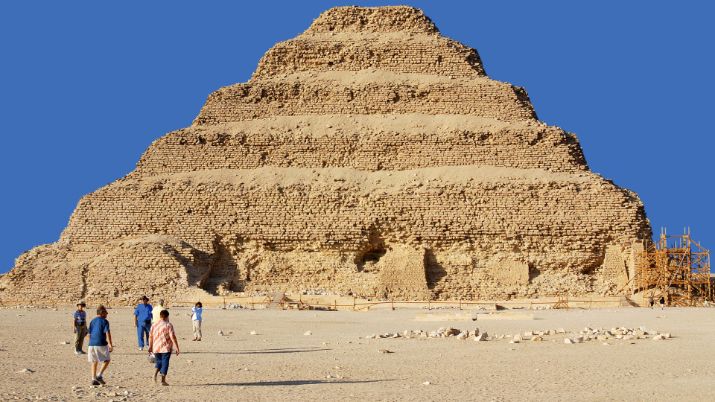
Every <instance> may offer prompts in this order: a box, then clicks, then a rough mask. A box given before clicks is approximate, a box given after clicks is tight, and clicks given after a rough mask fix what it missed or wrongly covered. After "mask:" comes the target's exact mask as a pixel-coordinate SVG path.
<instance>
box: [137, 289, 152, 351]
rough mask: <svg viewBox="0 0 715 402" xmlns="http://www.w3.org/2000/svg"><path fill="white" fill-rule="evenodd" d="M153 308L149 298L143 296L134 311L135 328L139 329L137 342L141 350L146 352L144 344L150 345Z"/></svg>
mask: <svg viewBox="0 0 715 402" xmlns="http://www.w3.org/2000/svg"><path fill="white" fill-rule="evenodd" d="M151 312H152V307H151V304H149V298H148V297H146V296H142V298H141V302H140V303H139V304H138V305H137V307H136V308H135V309H134V326H135V327H136V328H137V342H138V343H139V350H144V344H145V343H146V344H147V345H148V344H149V331H150V330H151V316H152V314H151Z"/></svg>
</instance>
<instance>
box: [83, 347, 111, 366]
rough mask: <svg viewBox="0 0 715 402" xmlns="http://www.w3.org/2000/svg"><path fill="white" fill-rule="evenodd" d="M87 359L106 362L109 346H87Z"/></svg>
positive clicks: (91, 361)
mask: <svg viewBox="0 0 715 402" xmlns="http://www.w3.org/2000/svg"><path fill="white" fill-rule="evenodd" d="M87 361H89V362H90V363H93V362H100V363H101V362H108V361H109V346H88V347H87Z"/></svg>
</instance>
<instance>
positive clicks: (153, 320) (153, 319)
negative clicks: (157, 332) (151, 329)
mask: <svg viewBox="0 0 715 402" xmlns="http://www.w3.org/2000/svg"><path fill="white" fill-rule="evenodd" d="M163 310H166V311H169V309H168V308H166V307H164V299H159V304H158V305H156V306H154V312H153V313H152V315H151V323H152V324H156V323H157V322H159V321H161V317H159V313H161V312H162V311H163Z"/></svg>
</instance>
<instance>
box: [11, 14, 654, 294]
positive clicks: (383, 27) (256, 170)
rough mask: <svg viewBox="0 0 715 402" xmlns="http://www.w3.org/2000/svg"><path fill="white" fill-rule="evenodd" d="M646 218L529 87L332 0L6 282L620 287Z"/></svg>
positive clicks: (19, 287) (395, 290)
mask: <svg viewBox="0 0 715 402" xmlns="http://www.w3.org/2000/svg"><path fill="white" fill-rule="evenodd" d="M650 233H651V229H650V225H649V222H648V220H647V219H646V216H645V212H644V207H643V204H642V203H641V201H640V200H639V198H638V196H637V195H636V194H635V193H633V192H631V191H628V190H626V189H623V188H620V187H618V186H616V185H615V184H614V183H613V182H611V181H609V180H606V179H604V178H602V177H601V176H599V175H597V174H595V173H593V172H591V171H590V170H589V168H588V165H587V164H586V160H585V158H584V155H583V152H582V150H581V147H580V145H579V142H578V139H577V138H576V136H575V135H574V134H572V133H568V132H566V131H564V130H562V129H560V128H558V127H553V126H548V125H546V124H545V123H543V122H541V121H539V120H538V118H537V115H536V113H535V111H534V108H533V106H532V104H531V102H530V100H529V97H528V95H527V93H526V91H525V90H524V89H523V88H520V87H517V86H514V85H511V84H508V83H504V82H499V81H495V80H492V79H490V78H489V77H488V76H487V75H486V72H485V70H484V68H483V66H482V62H481V59H480V57H479V55H478V53H477V52H476V50H474V49H472V48H470V47H467V46H465V45H463V44H461V43H459V42H456V41H454V40H452V39H449V38H446V37H444V36H442V35H441V34H440V33H439V31H438V29H437V27H436V26H435V24H434V23H433V22H432V21H431V20H430V19H429V18H428V17H427V16H425V15H424V13H423V12H422V11H421V10H418V9H415V8H411V7H403V6H400V7H376V8H361V7H337V8H333V9H330V10H327V11H325V12H324V13H323V14H321V15H320V16H319V17H318V18H317V19H316V20H315V21H314V22H313V24H312V25H311V26H310V27H309V28H308V29H307V30H306V31H305V32H304V33H302V34H300V35H299V36H297V37H296V38H294V39H291V40H288V41H285V42H281V43H278V44H276V45H275V46H273V47H272V48H271V49H270V50H268V52H267V53H266V54H265V55H264V56H263V58H262V59H261V60H260V62H259V64H258V67H257V69H256V71H255V73H254V74H253V76H252V77H251V79H250V80H249V81H248V82H246V83H239V84H235V85H231V86H227V87H224V88H221V89H219V90H217V91H216V92H214V93H212V94H210V95H209V97H208V99H207V100H206V103H205V104H204V106H203V108H202V109H201V111H200V112H199V114H198V116H197V117H196V119H195V120H194V121H193V123H192V125H191V126H189V127H187V128H184V129H181V130H178V131H175V132H171V133H168V134H166V135H164V136H163V137H161V138H159V139H158V140H156V141H154V143H152V144H151V146H150V147H149V149H148V150H147V151H146V152H145V153H144V155H143V156H142V157H141V160H140V161H139V162H138V164H137V166H136V169H135V170H134V171H133V172H131V173H129V174H128V175H127V176H125V177H123V178H121V179H119V180H117V181H115V182H113V183H111V184H109V185H107V186H105V187H103V188H100V189H98V190H97V191H95V192H93V193H91V194H88V195H86V196H85V197H83V198H82V199H81V200H80V201H79V204H78V205H77V208H76V209H75V211H74V213H73V214H72V217H71V218H70V221H69V224H68V225H67V228H66V229H65V230H64V231H63V233H62V235H61V237H60V239H59V240H58V241H57V242H56V243H53V244H49V245H42V246H38V247H36V248H34V249H32V250H30V251H28V252H26V253H24V254H23V255H21V256H20V257H18V259H17V261H16V264H15V266H14V268H13V269H12V271H11V272H9V273H8V274H7V275H5V276H4V277H3V278H2V280H1V284H0V289H2V290H0V300H5V301H6V302H18V303H19V302H20V301H23V300H27V301H33V302H35V303H53V302H54V303H57V302H72V301H75V300H78V299H86V300H88V301H92V300H96V301H111V302H114V303H125V302H126V303H131V302H133V301H134V300H135V299H136V298H137V297H138V296H139V295H143V294H147V295H150V296H162V297H164V298H168V299H171V298H174V299H175V300H192V298H195V297H201V296H202V295H203V296H205V295H208V294H231V293H232V292H248V293H256V292H262V293H264V294H267V293H269V292H277V291H280V292H286V291H287V292H308V293H311V294H316V293H318V294H320V293H328V294H342V295H349V294H352V295H355V296H361V297H371V298H396V299H417V300H424V299H428V298H433V299H504V298H512V297H535V296H548V295H552V294H556V293H560V294H563V293H564V292H566V293H568V294H571V295H579V294H594V293H598V294H604V295H606V294H608V295H611V294H618V293H623V292H624V289H623V288H624V286H625V285H626V283H627V281H628V278H629V275H632V271H633V258H632V255H633V253H634V251H636V250H637V249H638V247H639V244H640V243H641V242H642V241H643V240H644V239H647V238H649V237H650Z"/></svg>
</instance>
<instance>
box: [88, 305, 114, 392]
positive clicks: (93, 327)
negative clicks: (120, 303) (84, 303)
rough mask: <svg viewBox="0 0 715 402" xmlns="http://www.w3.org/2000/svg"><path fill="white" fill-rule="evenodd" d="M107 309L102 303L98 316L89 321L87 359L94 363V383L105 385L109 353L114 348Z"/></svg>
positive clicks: (98, 308)
mask: <svg viewBox="0 0 715 402" xmlns="http://www.w3.org/2000/svg"><path fill="white" fill-rule="evenodd" d="M107 314H108V312H107V309H106V308H105V307H104V306H102V305H100V306H99V307H97V316H96V317H95V318H94V319H92V322H90V323H89V333H88V335H89V346H88V347H87V360H88V361H89V362H90V363H92V385H104V384H105V382H104V371H105V370H107V366H109V361H110V357H109V354H110V352H111V351H112V349H113V346H112V333H111V332H110V331H109V321H107ZM99 363H102V368H101V369H99V373H97V366H98V365H99Z"/></svg>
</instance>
